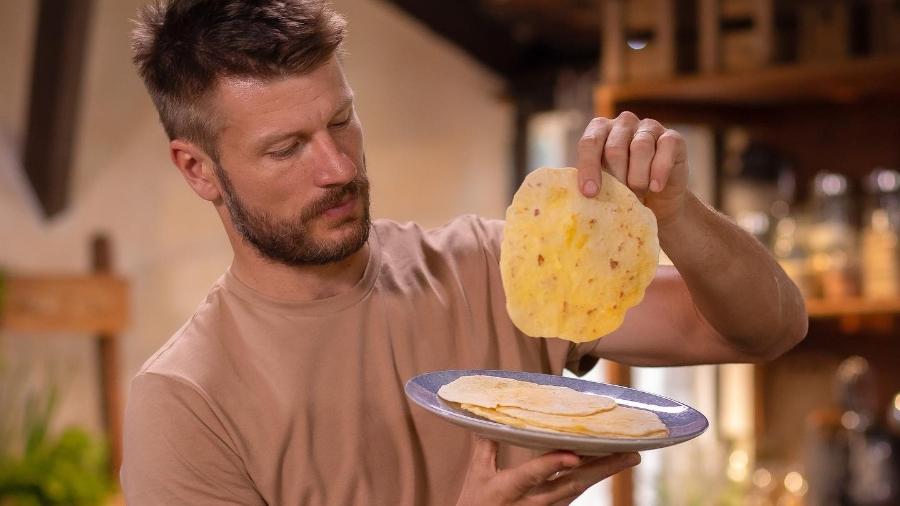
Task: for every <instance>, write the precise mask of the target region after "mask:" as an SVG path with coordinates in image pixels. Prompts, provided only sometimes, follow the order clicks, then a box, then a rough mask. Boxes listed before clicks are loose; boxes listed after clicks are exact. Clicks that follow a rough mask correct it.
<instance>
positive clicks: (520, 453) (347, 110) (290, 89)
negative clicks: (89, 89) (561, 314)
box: [122, 0, 806, 506]
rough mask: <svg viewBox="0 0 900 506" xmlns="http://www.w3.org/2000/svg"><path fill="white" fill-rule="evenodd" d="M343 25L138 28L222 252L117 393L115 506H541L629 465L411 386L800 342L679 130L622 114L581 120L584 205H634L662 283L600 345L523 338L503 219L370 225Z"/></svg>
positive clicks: (194, 10) (297, 19) (208, 16)
mask: <svg viewBox="0 0 900 506" xmlns="http://www.w3.org/2000/svg"><path fill="white" fill-rule="evenodd" d="M344 28H345V22H344V20H343V19H342V18H341V17H340V16H339V15H338V14H336V13H335V12H333V11H332V10H331V9H330V8H328V7H327V6H325V5H323V4H322V3H321V2H320V0H280V1H276V0H256V1H253V2H249V1H238V0H175V1H173V2H172V3H171V4H170V5H168V6H152V7H148V8H147V9H145V10H143V11H142V12H141V14H140V16H139V20H138V25H137V28H136V30H135V33H134V54H135V57H134V59H135V63H136V65H137V67H138V70H139V72H140V74H141V76H142V77H143V79H144V81H145V83H146V85H147V88H148V90H149V92H150V95H151V96H152V98H153V100H154V103H155V104H156V106H157V108H158V110H159V113H160V118H161V121H162V123H163V126H164V127H165V129H166V132H167V134H168V135H169V138H170V139H171V142H170V144H169V149H170V153H171V156H172V161H173V163H174V164H175V166H176V167H177V168H178V170H179V171H180V172H181V174H182V175H183V176H184V179H185V181H187V183H188V185H189V186H190V187H191V189H192V190H193V191H194V192H195V193H196V194H197V195H198V196H200V197H201V198H203V199H205V200H207V201H209V202H211V203H212V204H213V205H214V207H215V209H216V211H217V212H218V214H219V216H220V217H221V220H222V223H223V225H224V228H225V232H226V234H227V235H228V237H229V239H230V241H231V245H232V248H233V249H234V261H233V263H232V265H231V267H230V268H229V269H228V271H227V272H226V273H225V274H224V275H223V276H222V278H220V280H219V281H218V282H217V283H216V284H215V285H214V286H213V288H212V289H211V291H210V293H209V295H208V296H207V298H206V300H205V301H204V302H203V303H202V304H201V306H200V307H199V308H198V310H197V312H196V313H195V314H194V316H193V317H192V318H191V319H190V320H189V321H188V322H187V323H186V324H185V325H184V326H183V327H182V328H181V329H180V330H179V331H178V332H177V333H176V334H175V335H174V336H173V337H172V338H171V339H170V340H169V342H168V343H167V344H166V345H165V346H164V347H163V348H162V349H161V350H159V351H158V352H157V353H156V354H155V355H154V356H153V357H152V358H151V359H150V360H148V362H147V363H146V364H145V365H144V367H143V368H142V370H141V372H140V373H139V374H138V376H137V377H136V378H135V379H134V381H133V383H132V390H131V395H130V398H129V403H128V409H127V413H126V434H125V457H124V461H125V463H124V466H123V470H122V484H123V489H124V491H125V496H126V499H127V501H128V504H129V505H131V506H141V505H155V504H160V505H162V504H166V505H172V504H191V505H205V504H239V505H262V504H273V505H274V504H278V505H281V504H314V505H317V504H377V505H382V504H384V505H397V504H461V505H462V504H465V505H482V504H491V505H494V504H532V505H536V504H553V503H556V502H559V501H564V500H569V499H571V498H573V497H575V496H576V495H578V494H579V493H580V492H582V491H583V490H584V489H585V488H587V487H588V486H590V485H591V484H593V483H596V482H597V481H600V480H602V479H604V478H606V477H608V476H610V475H611V474H614V473H615V472H618V471H620V470H622V469H624V468H626V467H628V466H632V465H635V464H636V463H637V462H638V460H639V459H638V457H637V455H634V454H628V455H618V456H613V457H608V458H602V459H579V458H578V457H577V456H575V455H573V454H571V453H566V452H551V453H548V454H545V455H541V456H534V454H532V453H530V452H528V451H526V450H524V449H521V448H512V447H504V448H502V449H500V450H499V454H498V447H497V445H496V444H494V443H492V442H490V441H481V440H479V441H474V440H473V439H472V438H471V436H470V435H469V434H468V433H466V432H465V431H464V430H462V429H460V428H457V427H454V426H451V425H450V424H447V423H445V422H443V421H441V420H439V419H438V418H436V417H434V416H432V415H430V414H428V413H426V412H424V411H423V410H421V409H418V408H416V407H413V406H411V405H410V404H409V403H408V402H407V400H406V398H405V396H404V394H403V384H404V382H405V381H406V380H407V379H409V378H410V377H412V376H414V375H416V374H419V373H422V372H426V371H432V370H441V369H451V368H494V369H510V370H531V371H540V372H553V373H560V372H561V370H562V368H563V366H564V365H566V364H567V363H568V364H570V366H572V367H573V368H576V369H577V364H578V362H579V360H580V359H581V358H582V357H588V356H590V357H602V358H610V359H614V360H618V361H621V362H625V363H629V364H636V365H670V364H698V363H709V362H725V361H730V362H736V361H757V360H764V359H769V358H772V357H775V356H777V355H779V354H780V353H782V352H784V351H785V350H787V349H789V348H790V347H791V346H793V345H794V344H795V343H797V342H798V341H799V340H800V339H802V338H803V336H804V335H805V333H806V316H805V311H804V306H803V301H802V299H801V297H800V295H799V293H798V292H797V290H796V288H795V287H794V285H793V284H792V283H791V282H790V280H789V279H788V278H787V277H786V276H785V275H784V273H783V272H782V271H781V270H780V269H779V268H778V266H777V265H776V263H775V262H774V261H773V260H772V258H771V257H770V256H769V255H768V254H767V252H766V251H765V249H764V248H763V247H762V246H761V245H759V244H758V243H757V242H755V241H754V240H753V239H752V238H751V237H749V236H747V235H746V234H744V233H743V232H741V231H740V230H739V229H738V228H736V227H735V226H734V225H732V224H731V223H730V222H728V221H727V220H726V219H724V218H723V217H721V216H720V215H718V214H717V213H715V212H714V211H712V210H710V209H709V208H707V207H706V206H704V205H703V204H702V203H701V202H700V201H699V200H697V198H696V197H695V196H694V195H693V194H692V193H691V192H690V191H688V190H687V188H686V185H687V178H688V165H687V154H686V152H685V145H684V141H683V140H682V138H681V137H680V136H679V135H678V134H677V133H676V132H674V131H672V130H667V129H665V128H664V127H663V126H662V125H660V124H659V123H657V122H655V121H653V120H649V119H645V120H639V119H638V118H636V117H635V116H634V115H632V114H629V113H625V114H622V115H620V116H619V117H618V118H615V119H614V120H610V119H603V118H597V119H595V120H593V121H592V122H591V123H590V124H589V125H588V127H587V129H586V131H585V134H584V137H583V138H582V140H581V142H580V143H579V159H578V168H579V170H580V176H579V177H580V181H581V184H582V191H583V193H584V194H585V195H586V196H592V195H595V194H596V192H597V191H598V187H597V185H598V184H599V181H600V179H599V171H600V170H601V167H604V168H605V170H608V171H609V172H610V173H612V174H613V175H614V176H615V177H617V178H618V179H620V180H621V181H623V182H625V183H627V184H628V186H629V187H630V188H631V189H632V190H633V191H635V192H636V193H637V194H639V195H641V196H643V197H645V202H646V204H647V206H648V207H649V208H650V209H651V210H652V211H653V212H654V213H655V214H656V217H657V219H658V222H659V237H660V242H661V244H662V247H663V248H664V249H665V250H666V252H667V253H668V254H669V256H670V257H671V258H672V260H673V261H674V263H675V265H676V267H677V270H676V269H671V268H660V270H659V272H658V275H657V277H656V279H655V280H654V281H653V283H652V284H651V286H650V287H649V289H648V291H647V294H646V297H645V299H644V301H643V303H642V304H641V305H639V306H637V307H635V308H633V309H632V310H631V311H630V312H629V314H628V316H627V318H626V320H625V323H624V324H623V325H622V327H621V328H620V329H619V330H617V331H616V332H614V333H612V334H610V335H608V336H606V337H604V338H603V339H602V340H599V341H595V342H591V343H586V344H583V345H578V346H574V345H570V344H569V343H566V342H563V341H561V340H558V339H534V338H531V337H527V336H524V335H522V334H521V333H520V332H519V331H518V330H517V329H516V328H515V327H514V326H513V325H512V323H511V322H510V321H509V318H508V315H507V314H506V311H505V302H504V295H503V290H502V286H501V283H500V277H499V268H498V258H499V256H498V255H499V243H500V235H501V231H502V223H501V222H498V221H491V220H482V219H479V218H476V217H463V218H459V219H456V220H454V221H452V222H451V223H449V224H447V225H446V226H444V227H441V228H439V229H436V230H431V231H423V230H421V229H420V228H418V227H417V226H415V225H412V224H405V225H401V224H397V223H394V222H390V221H385V220H378V221H375V222H374V223H370V222H369V214H368V204H369V184H368V180H367V178H366V167H365V156H364V154H363V147H362V130H361V126H360V122H359V119H358V118H357V116H356V113H355V110H354V106H353V94H352V91H351V89H350V87H349V85H348V84H347V82H346V80H345V78H344V74H343V71H342V67H341V61H340V57H339V51H340V46H341V41H342V38H343V34H344ZM736 287H739V289H736ZM498 459H499V460H498ZM560 471H565V472H564V473H562V474H558V473H559V472H560ZM557 476H558V477H557ZM550 477H555V478H556V479H553V480H549V479H548V478H550Z"/></svg>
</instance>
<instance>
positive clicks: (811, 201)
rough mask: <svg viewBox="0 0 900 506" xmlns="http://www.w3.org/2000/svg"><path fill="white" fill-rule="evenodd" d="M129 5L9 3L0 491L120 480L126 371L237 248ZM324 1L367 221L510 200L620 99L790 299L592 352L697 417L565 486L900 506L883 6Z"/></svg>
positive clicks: (53, 0)
mask: <svg viewBox="0 0 900 506" xmlns="http://www.w3.org/2000/svg"><path fill="white" fill-rule="evenodd" d="M143 3H144V2H143V0H9V1H3V2H0V69H3V70H2V78H0V505H2V506H7V505H13V504H71V505H81V504H84V505H89V504H114V503H116V502H117V501H118V499H117V497H116V495H115V487H116V485H115V483H116V479H115V475H114V473H113V472H112V471H111V469H115V468H116V466H117V464H118V459H119V452H120V444H119V439H120V433H121V410H122V407H123V405H124V402H125V401H126V395H127V385H128V381H129V379H130V378H131V377H132V376H133V375H134V374H135V373H136V371H137V370H138V369H139V367H140V366H141V364H142V363H143V361H144V360H145V359H146V358H147V357H149V356H150V354H151V353H153V352H154V351H155V350H156V349H157V348H158V347H159V346H161V345H162V344H163V343H164V342H165V341H166V340H167V339H168V338H169V336H170V335H171V334H172V333H173V332H174V331H175V330H177V329H178V328H179V327H180V326H181V324H182V323H183V322H184V321H185V320H186V319H187V318H188V317H189V315H190V314H191V313H192V312H193V311H194V309H195V307H196V305H197V304H198V303H199V301H200V300H201V299H202V297H203V296H204V295H205V294H206V292H207V290H208V288H209V286H210V285H211V284H212V283H213V282H214V281H215V280H216V279H217V278H218V276H219V275H220V274H221V273H222V271H223V270H224V269H225V268H226V267H227V266H228V264H229V262H230V248H229V246H228V243H227V241H226V239H225V236H224V233H223V232H222V230H221V225H220V223H219V221H218V218H217V217H216V215H215V213H214V212H213V209H212V208H211V206H209V205H207V204H206V203H205V202H204V201H202V200H200V199H198V198H196V197H195V195H194V194H193V193H192V192H191V191H190V190H189V188H188V187H187V186H186V185H185V184H184V182H183V181H182V179H181V177H180V176H179V175H178V173H177V172H176V171H175V170H174V168H173V167H172V166H171V165H170V163H169V160H168V155H167V140H166V138H165V136H164V134H163V131H162V128H161V127H160V126H159V124H158V120H157V116H156V113H155V111H154V109H153V106H152V104H151V102H150V100H149V97H148V96H147V95H146V93H145V91H144V89H143V86H142V84H141V83H140V81H139V79H138V77H137V76H136V73H135V71H134V70H133V68H132V65H131V63H130V49H129V40H128V35H129V30H130V29H131V22H130V19H131V18H133V17H134V13H135V11H136V10H137V8H138V7H139V6H141V5H142V4H143ZM334 4H335V7H336V8H337V9H338V10H339V11H341V12H342V13H344V14H345V15H346V16H347V18H348V19H349V22H350V35H349V40H348V42H347V49H348V55H347V58H346V61H345V67H346V71H347V74H348V77H349V80H350V82H351V85H352V86H353V87H354V89H355V91H356V94H357V97H358V102H357V104H358V112H359V115H360V117H361V119H362V122H363V126H364V130H365V138H366V152H367V158H368V167H369V172H370V177H371V180H372V184H373V205H372V212H373V215H374V216H375V217H379V218H391V219H395V220H401V221H403V220H415V221H417V222H420V223H422V224H423V225H426V226H434V225H439V224H441V223H443V222H444V221H446V220H448V219H450V218H452V217H454V216H456V215H459V214H463V213H476V214H480V215H483V216H487V217H494V218H500V217H502V216H503V212H504V210H505V207H506V205H507V204H508V202H509V201H510V198H511V196H512V193H513V191H514V190H515V188H517V186H518V183H519V182H520V181H521V179H522V178H523V177H524V175H525V174H526V173H527V172H528V171H529V170H533V169H534V168H536V167H539V166H542V165H551V166H561V165H568V164H572V163H573V162H574V156H573V155H574V152H573V150H574V147H575V143H576V141H577V139H578V137H579V136H580V134H581V131H582V130H583V128H584V126H585V125H586V124H587V122H588V121H589V120H590V119H591V118H592V117H594V116H597V115H602V116H608V117H612V116H615V115H617V114H618V113H620V112H621V111H624V110H631V111H633V112H635V113H637V114H638V115H639V116H641V117H645V116H649V117H653V118H656V119H658V120H660V121H662V122H663V123H664V124H666V125H667V126H669V127H671V128H676V129H678V130H679V131H680V132H682V134H683V135H684V136H685V138H686V139H687V142H688V146H689V155H690V161H691V169H692V186H693V188H694V191H695V192H697V193H698V194H699V195H701V196H702V198H703V199H704V200H705V201H707V202H708V203H710V204H711V205H713V206H715V207H717V208H718V209H720V210H722V211H723V212H725V213H726V214H728V215H729V216H731V217H732V218H733V219H735V220H736V222H737V223H738V224H740V225H741V226H742V227H743V228H745V229H746V230H748V231H749V232H750V233H752V234H754V235H755V236H756V237H757V238H758V239H759V240H760V241H762V242H763V243H764V244H766V245H767V246H768V247H770V248H771V251H772V252H773V254H774V255H775V256H776V258H777V259H778V261H779V262H780V263H781V264H782V266H783V267H784V269H785V270H786V271H787V272H788V273H789V274H790V275H791V277H792V278H793V279H794V280H795V281H796V283H797V284H798V286H800V288H801V290H802V291H803V292H804V294H805V295H806V297H807V300H808V309H809V314H810V332H809V336H808V338H807V339H806V340H805V341H804V342H803V343H802V344H801V345H800V346H799V347H798V348H797V349H795V350H793V351H791V352H790V353H788V354H787V355H785V356H783V357H781V358H779V359H777V360H775V361H774V362H771V363H768V364H765V365H725V366H703V367H691V368H658V369H645V368H628V367H624V366H621V365H619V364H612V363H606V362H601V363H600V364H599V365H598V366H597V367H596V368H595V369H594V370H593V371H591V373H589V377H590V378H592V379H596V380H599V381H611V382H615V383H621V384H630V385H632V386H635V387H637V388H642V389H646V390H649V391H652V392H655V393H659V394H663V395H667V396H670V397H674V398H677V399H679V400H682V401H685V402H687V403H689V404H691V405H693V406H694V407H696V408H698V409H700V410H701V411H702V412H704V413H705V414H706V415H707V416H708V417H709V419H710V422H711V425H710V429H709V430H708V431H707V432H706V433H705V434H704V435H703V436H701V437H700V438H698V439H697V440H695V441H693V442H691V443H689V444H685V445H680V446H677V447H675V448H670V449H666V450H660V451H655V452H648V453H646V454H644V463H643V464H642V465H641V466H640V467H639V468H638V469H636V470H635V471H634V472H630V473H623V474H621V475H619V476H617V477H616V478H615V479H613V480H609V481H607V482H604V483H601V484H599V485H597V486H595V487H594V488H592V489H591V490H589V491H588V492H587V493H585V495H584V496H583V497H582V498H580V499H579V500H578V501H577V504H579V505H582V506H583V505H615V506H628V505H632V504H637V505H706V504H726V505H744V504H746V505H778V506H783V505H845V504H858V505H896V504H900V472H898V460H900V446H898V438H900V367H898V366H900V327H898V321H900V319H898V314H900V264H898V261H900V257H898V248H900V246H898V240H897V237H898V232H900V173H898V170H900V2H898V1H897V0H852V1H851V0H847V1H831V0H805V1H804V0H793V1H791V0H783V1H782V0H454V1H452V2H451V1H447V0H336V1H334ZM663 261H664V259H663ZM735 289H736V290H739V289H740V287H735Z"/></svg>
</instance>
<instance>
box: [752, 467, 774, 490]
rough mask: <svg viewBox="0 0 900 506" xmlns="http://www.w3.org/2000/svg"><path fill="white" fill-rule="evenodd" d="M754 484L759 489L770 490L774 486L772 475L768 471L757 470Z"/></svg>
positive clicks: (754, 473) (754, 475)
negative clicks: (770, 486)
mask: <svg viewBox="0 0 900 506" xmlns="http://www.w3.org/2000/svg"><path fill="white" fill-rule="evenodd" d="M753 484H754V485H756V486H757V487H759V488H768V487H769V485H771V484H772V473H770V472H769V471H768V469H762V468H760V469H757V470H756V471H754V472H753Z"/></svg>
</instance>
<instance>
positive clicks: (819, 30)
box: [796, 1, 850, 62]
mask: <svg viewBox="0 0 900 506" xmlns="http://www.w3.org/2000/svg"><path fill="white" fill-rule="evenodd" d="M796 9H797V11H796V12H797V32H798V33H797V59H798V60H800V61H802V62H831V61H841V60H845V59H847V58H848V57H849V56H850V5H849V4H848V3H846V2H842V1H840V2H836V1H822V2H819V3H802V4H799V5H797V7H796Z"/></svg>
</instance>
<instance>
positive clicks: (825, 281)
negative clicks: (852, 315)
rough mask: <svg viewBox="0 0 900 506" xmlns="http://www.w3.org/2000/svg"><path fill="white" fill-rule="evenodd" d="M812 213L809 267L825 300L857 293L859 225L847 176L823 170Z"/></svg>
mask: <svg viewBox="0 0 900 506" xmlns="http://www.w3.org/2000/svg"><path fill="white" fill-rule="evenodd" d="M812 195H813V199H812V212H811V224H810V229H809V234H808V236H807V245H808V249H809V255H810V257H809V260H810V261H809V267H810V271H811V274H812V275H813V276H814V278H815V280H816V283H817V285H818V290H817V291H818V294H819V295H820V296H821V297H824V298H826V299H839V298H846V297H850V296H853V295H856V294H857V293H858V291H859V290H858V289H857V282H856V272H857V268H858V259H857V250H856V228H855V227H854V225H853V221H852V214H853V213H852V205H853V202H852V201H851V199H850V194H849V185H848V184H847V178H846V177H844V176H843V175H841V174H836V173H830V172H822V173H819V174H817V175H816V177H815V180H814V181H813V191H812Z"/></svg>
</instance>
